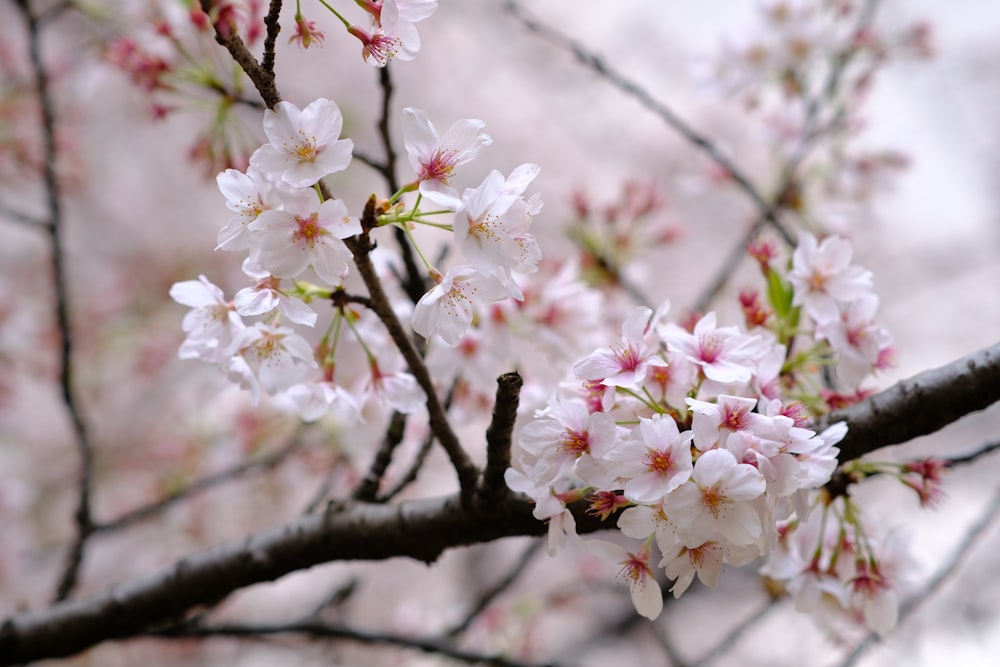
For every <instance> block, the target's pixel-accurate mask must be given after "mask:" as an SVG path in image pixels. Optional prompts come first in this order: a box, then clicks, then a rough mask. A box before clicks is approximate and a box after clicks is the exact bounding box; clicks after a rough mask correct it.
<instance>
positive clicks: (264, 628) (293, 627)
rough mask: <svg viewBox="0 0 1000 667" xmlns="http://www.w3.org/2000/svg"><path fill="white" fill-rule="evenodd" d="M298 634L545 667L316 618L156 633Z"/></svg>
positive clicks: (501, 665)
mask: <svg viewBox="0 0 1000 667" xmlns="http://www.w3.org/2000/svg"><path fill="white" fill-rule="evenodd" d="M283 634H301V635H306V636H308V637H312V638H315V639H346V640H350V641H355V642H358V643H361V644H368V645H375V646H378V645H383V646H396V647H399V648H408V649H413V650H415V651H421V652H423V653H430V654H434V655H440V656H445V657H448V658H451V659H453V660H457V661H460V662H464V663H468V664H473V665H492V666H494V667H547V666H546V665H536V664H534V663H524V662H521V661H518V660H513V659H510V658H505V657H503V656H500V655H484V654H482V653H473V652H472V651H465V650H462V649H459V648H456V647H455V646H452V645H451V644H449V643H446V642H443V641H440V640H437V639H430V638H419V637H405V636H402V635H393V634H387V633H376V632H368V631H365V630H358V629H357V628H352V627H350V626H347V625H343V624H339V623H336V624H335V623H328V622H324V621H322V620H318V619H309V620H304V621H299V622H297V623H287V624H280V625H236V624H228V625H222V624H219V625H206V626H194V627H182V628H179V629H177V630H168V631H166V632H163V633H158V634H157V636H165V637H198V638H206V637H241V638H247V639H260V638H261V637H264V636H268V635H283Z"/></svg>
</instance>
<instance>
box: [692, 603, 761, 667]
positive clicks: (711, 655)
mask: <svg viewBox="0 0 1000 667" xmlns="http://www.w3.org/2000/svg"><path fill="white" fill-rule="evenodd" d="M780 602H781V600H780V599H779V598H771V599H769V600H768V601H767V604H765V605H764V606H763V607H761V608H760V609H759V610H757V611H755V612H754V613H753V614H751V615H750V616H748V617H747V618H746V619H745V620H744V621H743V622H742V623H740V624H739V625H738V626H736V627H735V628H733V629H732V630H731V631H729V632H728V633H727V634H726V636H725V637H723V638H722V639H721V640H720V641H719V642H718V643H716V644H715V646H713V647H712V648H711V650H709V651H708V653H706V654H705V655H703V656H701V657H700V658H698V660H696V661H695V662H693V663H691V664H690V665H689V667H706V665H710V664H712V663H713V662H715V661H716V660H717V659H718V658H720V657H722V656H723V655H725V653H726V652H727V651H729V649H731V648H732V647H734V646H736V643H737V642H738V641H739V640H740V639H742V638H743V637H744V636H745V635H746V634H747V632H749V631H750V630H752V629H753V628H755V627H757V624H759V623H760V622H761V621H763V620H764V619H765V618H767V617H768V615H769V614H770V613H771V612H772V611H774V610H775V609H777V607H778V605H779V603H780Z"/></svg>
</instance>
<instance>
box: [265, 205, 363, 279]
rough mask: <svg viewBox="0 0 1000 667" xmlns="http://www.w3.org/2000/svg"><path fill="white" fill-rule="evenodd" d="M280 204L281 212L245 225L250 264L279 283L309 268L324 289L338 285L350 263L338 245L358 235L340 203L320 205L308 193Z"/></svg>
mask: <svg viewBox="0 0 1000 667" xmlns="http://www.w3.org/2000/svg"><path fill="white" fill-rule="evenodd" d="M282 201H283V204H284V207H283V209H282V210H275V211H264V212H263V213H261V214H260V215H259V216H258V217H257V220H255V221H254V222H253V223H252V224H251V225H250V232H251V241H250V242H251V254H250V257H251V259H252V261H253V263H254V264H256V265H258V266H259V267H261V269H263V270H265V271H268V272H269V273H271V275H274V276H277V277H279V278H296V277H298V276H299V274H301V273H302V272H303V271H305V269H306V267H309V266H312V268H313V270H314V271H315V272H316V275H317V276H319V278H320V279H321V280H323V281H324V282H326V283H327V284H328V285H339V284H340V283H341V282H342V281H343V279H344V277H345V276H346V275H347V271H348V262H350V260H351V253H350V251H349V250H348V249H347V246H346V245H344V242H343V239H346V238H349V237H351V236H355V235H357V234H360V233H361V222H360V221H359V220H358V219H357V218H354V217H351V216H350V215H349V214H348V212H347V206H346V205H345V204H344V202H342V201H341V200H339V199H328V200H326V201H325V202H323V203H322V204H320V203H319V198H318V197H317V196H316V193H315V192H314V191H313V190H310V189H305V190H300V191H298V192H295V193H289V194H287V195H285V196H283V197H282Z"/></svg>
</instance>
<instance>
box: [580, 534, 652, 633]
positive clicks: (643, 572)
mask: <svg viewBox="0 0 1000 667" xmlns="http://www.w3.org/2000/svg"><path fill="white" fill-rule="evenodd" d="M650 546H651V545H650V544H649V543H646V544H643V546H642V547H640V548H639V549H638V550H637V551H636V552H635V553H633V552H631V551H628V550H626V549H625V548H624V547H622V546H621V545H618V544H615V543H614V542H607V541H605V540H589V541H587V542H586V547H587V549H588V550H590V551H593V552H594V553H596V554H598V555H599V556H601V557H602V558H603V559H604V560H605V561H607V562H608V563H612V564H615V565H617V566H619V567H620V568H621V569H620V570H619V573H618V576H620V577H621V578H622V579H624V580H625V582H626V583H627V584H628V589H629V593H630V594H631V596H632V604H633V605H634V606H635V610H636V611H637V612H639V615H640V616H645V617H646V618H648V619H649V620H651V621H652V620H656V618H657V617H658V616H659V615H660V612H662V611H663V593H662V591H661V590H660V585H659V584H658V583H657V582H656V575H655V574H654V573H653V568H652V567H650V565H649V555H650Z"/></svg>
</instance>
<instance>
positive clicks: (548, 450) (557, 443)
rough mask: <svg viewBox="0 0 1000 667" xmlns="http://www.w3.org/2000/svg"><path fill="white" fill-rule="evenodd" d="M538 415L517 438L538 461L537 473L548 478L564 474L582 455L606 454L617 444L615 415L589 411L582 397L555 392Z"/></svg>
mask: <svg viewBox="0 0 1000 667" xmlns="http://www.w3.org/2000/svg"><path fill="white" fill-rule="evenodd" d="M536 416H537V417H538V418H537V419H535V421H533V422H531V423H529V424H526V425H525V426H524V428H522V429H521V432H520V433H519V435H518V440H517V442H518V444H519V445H520V447H521V449H523V450H524V451H525V452H527V453H528V454H530V455H532V456H533V457H534V460H535V461H537V467H536V469H535V470H536V473H537V474H538V475H539V478H540V479H544V480H545V481H551V480H554V479H558V478H560V477H562V476H563V475H565V474H566V473H567V472H568V471H569V470H570V469H571V468H572V467H573V466H574V465H575V464H576V462H577V460H578V459H580V458H581V457H587V458H593V457H597V458H600V457H603V456H605V455H606V454H607V453H608V452H609V451H611V449H612V447H614V445H615V441H616V438H617V429H616V426H615V420H614V417H612V416H611V415H609V414H607V413H604V412H594V413H590V412H588V410H587V407H586V404H585V403H584V402H583V401H582V400H579V399H575V398H562V397H560V396H559V395H556V396H553V397H552V399H551V400H550V401H549V405H548V407H547V408H545V409H544V410H542V411H540V412H539V413H538V414H537V415H536ZM588 481H590V480H588Z"/></svg>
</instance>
